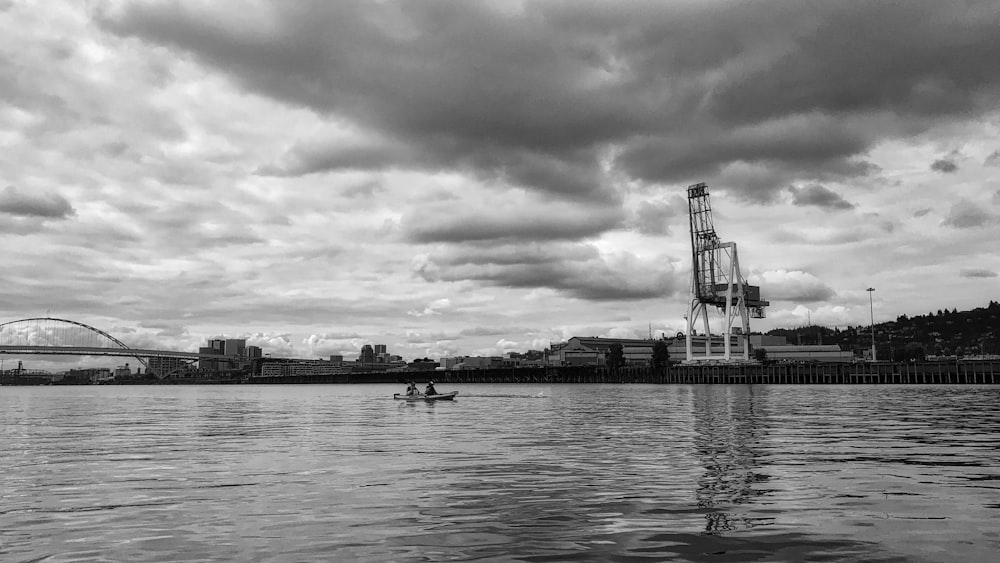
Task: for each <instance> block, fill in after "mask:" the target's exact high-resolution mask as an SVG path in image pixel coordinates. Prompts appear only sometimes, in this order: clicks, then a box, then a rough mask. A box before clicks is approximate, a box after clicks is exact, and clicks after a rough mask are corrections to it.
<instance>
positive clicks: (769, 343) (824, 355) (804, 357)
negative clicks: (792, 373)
mask: <svg viewBox="0 0 1000 563" xmlns="http://www.w3.org/2000/svg"><path fill="white" fill-rule="evenodd" d="M750 347H751V349H752V350H757V349H762V350H764V351H765V352H766V353H767V359H768V360H770V361H778V362H781V361H785V362H850V361H853V360H854V353H853V352H851V351H850V350H841V349H840V346H838V345H836V344H812V345H804V346H803V345H790V344H788V339H787V338H785V337H784V336H768V335H766V334H751V335H750ZM866 352H868V351H867V350H866ZM868 353H870V352H868Z"/></svg>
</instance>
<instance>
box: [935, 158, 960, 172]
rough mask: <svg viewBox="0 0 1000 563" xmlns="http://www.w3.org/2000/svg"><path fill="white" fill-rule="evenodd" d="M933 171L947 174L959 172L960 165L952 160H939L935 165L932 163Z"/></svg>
mask: <svg viewBox="0 0 1000 563" xmlns="http://www.w3.org/2000/svg"><path fill="white" fill-rule="evenodd" d="M931 170H934V171H935V172H944V173H945V174H947V173H949V172H955V171H957V170H958V165H957V164H955V163H954V162H953V161H951V160H948V159H945V158H942V159H939V160H935V161H934V162H933V163H931Z"/></svg>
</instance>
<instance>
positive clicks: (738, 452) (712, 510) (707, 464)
mask: <svg viewBox="0 0 1000 563" xmlns="http://www.w3.org/2000/svg"><path fill="white" fill-rule="evenodd" d="M711 391H716V392H718V393H725V394H727V397H725V399H724V400H719V397H711V396H710V395H712V393H711V392H709V393H704V394H698V395H696V399H695V403H694V405H693V406H694V429H695V433H694V451H695V455H696V457H697V458H698V459H699V460H700V461H701V464H702V465H703V467H704V474H703V475H702V476H701V477H700V478H699V479H698V488H697V490H696V493H695V494H696V498H697V501H698V508H700V509H703V510H705V511H706V512H705V520H706V522H705V533H707V534H720V533H724V532H731V531H736V530H746V529H749V528H754V527H758V526H765V525H770V524H773V522H774V519H773V518H769V517H755V516H751V515H750V514H748V512H749V511H748V510H746V509H741V506H743V505H747V504H749V503H754V502H755V501H756V500H757V499H758V497H761V496H764V495H766V494H767V493H768V490H767V489H766V488H765V487H766V485H767V483H768V481H769V479H770V477H769V476H768V475H767V474H766V473H764V472H763V467H764V466H765V465H766V463H765V462H764V461H763V459H762V454H761V448H762V445H763V444H762V441H763V439H764V437H765V430H764V424H763V422H764V419H765V418H766V415H765V413H763V412H761V411H762V406H761V405H760V401H759V398H758V397H757V396H755V394H754V389H753V388H752V387H749V388H747V389H734V388H731V387H721V388H712V389H711Z"/></svg>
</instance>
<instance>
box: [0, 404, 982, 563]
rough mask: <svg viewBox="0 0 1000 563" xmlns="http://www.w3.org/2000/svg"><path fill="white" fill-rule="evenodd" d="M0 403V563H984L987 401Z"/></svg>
mask: <svg viewBox="0 0 1000 563" xmlns="http://www.w3.org/2000/svg"><path fill="white" fill-rule="evenodd" d="M403 387H404V386H386V385H303V386H279V385H264V386H255V385H238V386H135V387H124V386H106V387H0V561H4V562H8V561H46V562H64V561H470V560H475V561H538V562H541V561H665V560H673V561H727V562H728V561H990V560H996V556H997V554H998V553H1000V410H998V406H1000V387H993V386H974V387H972V386H970V387H950V386H930V387H915V386H905V387H904V386H857V387H851V386H682V385H661V386H653V385H620V386H619V385H551V386H519V385H453V386H449V385H440V386H439V391H442V392H443V391H453V390H458V391H460V394H459V396H458V398H457V399H456V400H455V401H454V402H451V403H448V402H439V403H422V402H421V403H406V402H405V401H395V400H393V399H392V394H393V393H394V392H402V391H403V390H404V389H403Z"/></svg>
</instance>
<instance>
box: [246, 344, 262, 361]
mask: <svg viewBox="0 0 1000 563" xmlns="http://www.w3.org/2000/svg"><path fill="white" fill-rule="evenodd" d="M246 357H247V359H248V360H251V361H252V360H259V359H261V358H263V357H264V351H263V350H261V348H260V346H247V356H246Z"/></svg>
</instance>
